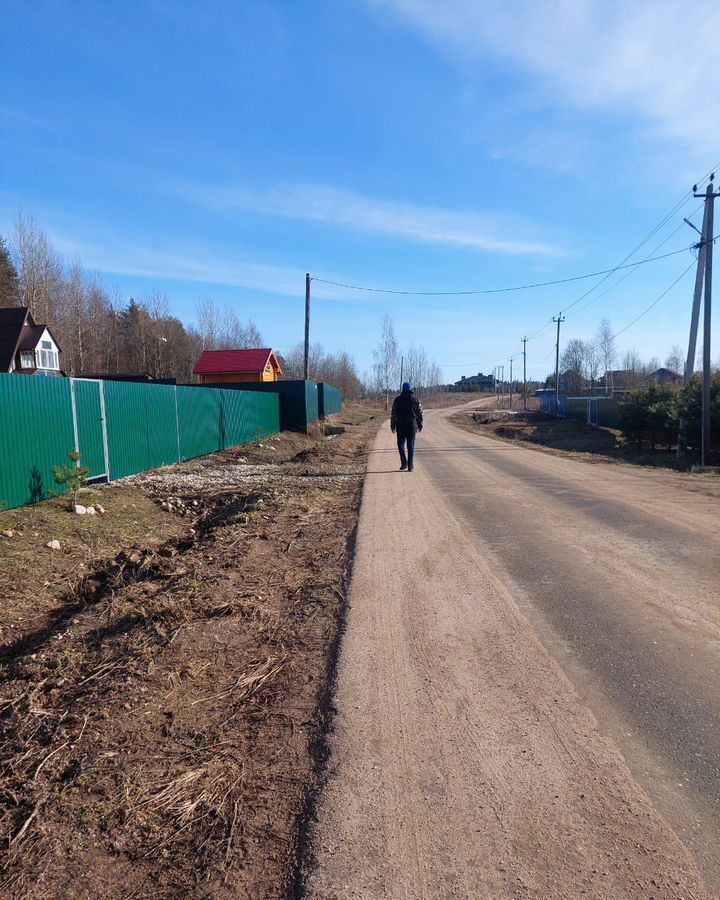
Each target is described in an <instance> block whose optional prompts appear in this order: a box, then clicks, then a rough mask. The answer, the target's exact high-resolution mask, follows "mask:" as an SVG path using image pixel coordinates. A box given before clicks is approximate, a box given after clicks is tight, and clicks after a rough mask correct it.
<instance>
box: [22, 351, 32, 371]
mask: <svg viewBox="0 0 720 900" xmlns="http://www.w3.org/2000/svg"><path fill="white" fill-rule="evenodd" d="M20 368H21V369H34V368H35V351H34V350H21V351H20Z"/></svg>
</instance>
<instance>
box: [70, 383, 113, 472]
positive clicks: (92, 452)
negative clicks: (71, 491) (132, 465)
mask: <svg viewBox="0 0 720 900" xmlns="http://www.w3.org/2000/svg"><path fill="white" fill-rule="evenodd" d="M71 389H72V392H73V395H74V398H75V414H76V416H77V435H78V450H79V451H80V458H81V462H82V465H84V466H87V468H88V469H90V476H89V477H90V478H100V477H102V476H103V475H107V474H108V473H107V469H106V465H105V441H104V439H103V414H102V403H101V400H100V391H101V390H102V386H101V385H100V382H99V381H76V380H73V381H72V382H71Z"/></svg>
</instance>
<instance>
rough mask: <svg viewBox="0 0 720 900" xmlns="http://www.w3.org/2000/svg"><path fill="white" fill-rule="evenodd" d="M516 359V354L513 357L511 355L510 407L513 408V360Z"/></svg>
mask: <svg viewBox="0 0 720 900" xmlns="http://www.w3.org/2000/svg"><path fill="white" fill-rule="evenodd" d="M514 359H515V357H514V356H511V357H510V409H512V387H513V380H512V364H513V360H514Z"/></svg>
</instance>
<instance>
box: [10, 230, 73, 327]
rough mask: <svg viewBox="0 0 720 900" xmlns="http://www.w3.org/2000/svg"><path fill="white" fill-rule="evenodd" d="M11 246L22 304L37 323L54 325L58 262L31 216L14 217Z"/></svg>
mask: <svg viewBox="0 0 720 900" xmlns="http://www.w3.org/2000/svg"><path fill="white" fill-rule="evenodd" d="M14 244H15V249H16V253H17V260H18V265H19V269H20V299H21V300H22V304H23V306H27V308H28V309H29V310H30V312H31V313H32V315H33V317H34V318H35V319H36V320H37V321H38V322H49V323H51V324H54V321H55V317H54V304H55V303H56V302H58V300H59V295H60V293H61V292H62V289H63V281H64V278H63V267H62V260H61V259H60V257H59V256H58V254H57V252H56V251H55V248H54V247H53V246H52V244H51V243H50V241H49V240H48V238H47V235H46V234H45V232H44V231H42V229H41V228H39V227H38V225H37V223H36V221H35V219H34V218H33V217H32V216H25V215H23V214H22V213H21V214H19V215H18V216H17V218H16V220H15V234H14Z"/></svg>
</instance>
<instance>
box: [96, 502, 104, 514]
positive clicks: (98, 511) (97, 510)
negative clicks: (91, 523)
mask: <svg viewBox="0 0 720 900" xmlns="http://www.w3.org/2000/svg"><path fill="white" fill-rule="evenodd" d="M95 512H97V513H100V515H101V516H104V515H105V507H104V506H100V504H99V503H96V504H95Z"/></svg>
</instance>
